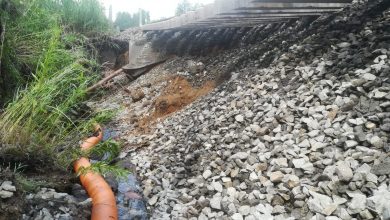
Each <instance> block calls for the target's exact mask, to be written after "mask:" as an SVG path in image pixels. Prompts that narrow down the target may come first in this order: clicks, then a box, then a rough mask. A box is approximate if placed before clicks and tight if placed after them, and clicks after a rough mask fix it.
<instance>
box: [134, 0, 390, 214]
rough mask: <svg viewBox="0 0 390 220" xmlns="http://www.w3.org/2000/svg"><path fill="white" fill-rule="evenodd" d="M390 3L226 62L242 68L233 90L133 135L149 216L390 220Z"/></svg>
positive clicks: (224, 88)
mask: <svg viewBox="0 0 390 220" xmlns="http://www.w3.org/2000/svg"><path fill="white" fill-rule="evenodd" d="M377 3H379V5H378V4H377ZM388 4H389V3H388V1H372V2H371V3H370V5H364V4H356V5H354V6H352V7H351V8H349V9H346V10H345V12H341V13H339V14H338V15H337V16H333V17H332V19H333V20H332V22H323V23H322V24H323V26H320V27H321V28H322V29H321V30H324V32H321V31H318V33H317V34H314V35H309V34H307V33H306V35H309V36H308V37H306V38H304V39H301V40H299V41H295V42H293V41H289V42H287V43H281V45H282V46H281V47H279V48H275V49H274V50H272V51H270V52H269V53H265V52H264V53H261V54H260V55H259V56H257V55H258V54H256V56H249V55H248V53H249V52H248V51H247V50H246V49H242V50H241V52H239V53H237V54H236V55H232V53H230V54H228V55H226V56H225V57H219V58H218V59H220V60H224V59H225V61H226V62H225V63H226V64H229V63H234V62H235V61H236V60H241V61H240V62H239V63H236V64H237V65H236V71H235V72H232V73H231V75H232V77H231V79H230V80H229V81H228V82H226V83H224V84H223V85H221V86H219V87H218V88H217V89H215V90H214V91H213V92H212V93H210V94H209V95H206V96H205V97H203V98H201V99H200V100H198V101H196V102H195V103H193V104H191V105H190V106H188V107H187V108H186V109H185V110H183V111H181V112H178V113H176V114H175V115H173V116H172V117H170V118H168V119H166V120H165V121H163V122H162V123H159V124H157V125H156V129H155V131H154V132H153V133H152V134H145V135H141V136H139V135H138V136H136V135H130V136H128V137H127V141H128V143H129V144H130V145H132V146H137V145H139V144H141V143H142V144H144V143H145V142H147V143H148V144H146V147H144V148H141V149H138V150H134V151H130V152H129V154H128V157H129V158H130V159H131V161H132V162H133V163H134V164H135V165H136V166H137V172H138V173H139V175H140V178H141V179H142V184H143V187H144V196H145V197H146V198H147V201H148V205H149V210H150V215H151V218H152V219H212V218H215V219H234V220H240V219H248V220H250V219H329V220H333V219H353V218H355V219H380V218H383V219H389V218H390V205H389V203H388V201H390V186H389V184H390V182H389V179H388V177H389V175H390V159H389V158H388V151H389V150H390V139H389V138H390V66H389V65H390V50H389V48H390V43H389V40H390V29H389V24H390V12H389V10H388V9H387V8H388ZM372 12H375V13H374V14H373V13H372ZM353 16H355V17H353ZM359 16H360V18H362V19H360V20H359ZM363 18H364V19H363ZM327 19H330V18H327ZM356 20H359V21H360V22H359V23H356ZM287 30H288V28H287V29H285V31H287ZM325 30H326V32H325ZM296 31H299V30H296ZM306 31H308V32H309V33H310V29H308V30H306ZM288 32H290V33H291V30H288ZM284 33H287V32H284ZM296 34H297V35H300V36H304V35H305V34H303V33H301V32H297V33H296ZM282 35H283V34H282ZM278 36H280V35H278V34H275V35H274V36H271V37H270V38H268V39H270V40H272V38H278ZM256 48H260V49H257V50H256V49H254V51H257V52H258V53H260V51H262V50H263V49H264V46H261V45H259V46H258V47H256ZM257 52H256V53H257ZM225 54H227V53H225ZM221 56H222V55H221ZM248 56H249V57H250V58H249V57H248ZM242 57H246V58H247V59H243V58H242ZM271 58H272V59H271ZM194 62H197V61H194ZM265 63H269V64H270V65H266V67H263V66H264V64H265ZM202 65H203V63H202ZM204 65H205V67H204V68H205V69H206V70H207V69H211V68H212V67H210V66H208V63H207V62H204ZM202 68H203V67H202ZM144 145H145V144H144Z"/></svg>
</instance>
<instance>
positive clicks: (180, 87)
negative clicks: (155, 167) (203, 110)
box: [138, 76, 216, 132]
mask: <svg viewBox="0 0 390 220" xmlns="http://www.w3.org/2000/svg"><path fill="white" fill-rule="evenodd" d="M215 86H216V84H215V82H214V81H206V82H205V83H204V84H203V85H202V86H200V87H196V86H193V85H192V84H191V83H190V82H189V81H188V79H186V78H185V77H183V76H173V77H172V78H171V79H170V80H169V81H168V85H167V86H166V87H165V89H164V91H163V92H162V93H161V95H160V96H159V97H157V98H156V100H155V101H154V103H153V105H152V109H151V110H150V112H151V113H150V115H148V116H145V117H143V118H142V119H141V120H140V121H139V122H138V127H139V128H140V129H141V130H142V131H144V132H147V131H149V129H150V125H153V124H154V123H155V122H156V121H157V120H159V119H160V120H163V119H164V118H166V117H168V116H169V115H171V114H173V113H175V112H177V111H180V110H181V109H183V108H185V107H186V106H188V105H190V104H191V103H193V102H194V101H196V100H197V99H198V98H200V97H202V96H204V95H206V94H208V93H209V92H211V91H212V90H213V89H214V88H215Z"/></svg>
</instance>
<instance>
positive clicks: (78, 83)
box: [0, 0, 108, 164]
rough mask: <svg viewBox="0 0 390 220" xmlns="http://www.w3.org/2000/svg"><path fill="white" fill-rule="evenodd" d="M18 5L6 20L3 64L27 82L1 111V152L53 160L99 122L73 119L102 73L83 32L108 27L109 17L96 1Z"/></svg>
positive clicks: (34, 1)
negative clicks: (73, 114)
mask: <svg viewBox="0 0 390 220" xmlns="http://www.w3.org/2000/svg"><path fill="white" fill-rule="evenodd" d="M9 2H13V0H9ZM13 4H14V5H16V7H15V10H16V11H17V16H15V17H14V18H12V19H11V15H9V16H8V18H5V19H4V20H5V21H6V22H7V23H8V26H9V28H8V29H7V32H6V43H5V48H6V51H7V56H6V58H5V59H4V61H5V64H4V65H3V64H2V66H1V68H2V69H5V70H6V71H5V72H6V73H7V74H9V73H10V72H12V71H14V72H15V75H17V76H18V77H20V78H22V79H23V80H24V81H23V82H21V81H22V80H20V81H19V83H18V84H17V86H18V89H17V90H16V92H15V94H14V96H13V99H11V101H10V102H9V103H8V104H7V106H6V108H5V111H4V113H2V114H1V115H0V156H2V155H1V154H3V156H4V155H7V154H11V155H12V156H15V157H17V158H19V159H20V160H23V159H24V158H28V159H29V160H30V159H31V158H34V160H35V159H36V160H45V158H53V161H52V162H53V164H54V163H55V161H56V160H58V159H59V158H58V157H59V155H64V153H63V152H64V150H65V151H66V149H67V148H69V147H77V146H78V142H79V140H80V139H81V137H83V136H86V130H88V129H86V127H89V126H90V125H91V124H92V122H93V121H95V119H94V118H93V117H92V116H91V117H89V118H87V119H79V118H76V119H74V117H71V112H73V109H74V108H75V107H77V105H78V104H79V103H81V102H82V101H84V100H85V99H86V92H85V91H86V88H87V87H88V86H90V85H91V84H93V83H94V81H95V80H96V79H97V78H98V74H97V73H98V70H99V65H98V64H97V62H96V60H95V58H94V57H93V56H92V55H91V54H88V53H87V49H86V48H85V45H84V43H85V42H84V41H85V37H84V35H85V34H89V33H90V32H96V33H97V32H99V31H103V30H107V28H108V26H106V25H107V24H106V23H105V20H106V18H105V17H104V14H103V11H102V8H101V6H100V4H99V2H98V1H94V0H31V1H30V0H28V1H27V0H22V1H15V2H13ZM77 7H82V8H77ZM71 10H75V11H73V12H72V11H71ZM83 10H85V11H83ZM8 13H9V11H8ZM77 16H80V17H79V18H77ZM89 16H91V17H89ZM11 70H12V71H11ZM26 75H27V76H26ZM0 87H1V84H0ZM1 143H2V144H3V147H1V146H2V145H1ZM42 155H44V156H45V158H40V157H42ZM69 162H70V161H69Z"/></svg>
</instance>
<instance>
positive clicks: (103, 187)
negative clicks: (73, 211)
mask: <svg viewBox="0 0 390 220" xmlns="http://www.w3.org/2000/svg"><path fill="white" fill-rule="evenodd" d="M95 131H96V132H98V135H97V136H96V137H90V138H88V139H87V140H85V141H84V142H83V143H82V144H81V146H80V147H81V149H82V150H84V151H86V150H89V149H91V148H93V147H94V146H96V145H97V144H98V143H99V142H100V141H101V140H102V139H103V131H102V128H101V127H100V126H99V125H96V126H95ZM73 166H74V170H75V171H76V172H79V171H80V169H81V168H82V167H84V168H88V167H90V166H91V163H90V162H89V160H88V159H87V158H85V157H81V158H80V159H78V160H77V161H76V162H75V163H74V165H73ZM80 181H81V184H82V185H83V186H84V188H85V190H86V191H87V193H88V195H89V196H90V197H91V198H92V216H91V219H92V220H111V219H118V209H117V207H116V200H115V196H114V193H113V192H112V190H111V187H110V186H109V185H108V184H107V182H106V181H105V180H104V178H103V177H102V176H101V175H99V174H97V173H94V172H92V171H88V172H87V173H85V174H81V175H80Z"/></svg>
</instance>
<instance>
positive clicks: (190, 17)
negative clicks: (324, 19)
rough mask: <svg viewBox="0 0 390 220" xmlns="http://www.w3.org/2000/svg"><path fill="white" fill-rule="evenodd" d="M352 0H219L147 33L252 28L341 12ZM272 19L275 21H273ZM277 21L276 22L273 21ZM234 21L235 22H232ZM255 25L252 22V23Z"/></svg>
mask: <svg viewBox="0 0 390 220" xmlns="http://www.w3.org/2000/svg"><path fill="white" fill-rule="evenodd" d="M350 2H352V0H215V2H214V3H213V4H209V5H206V6H204V7H202V8H200V9H198V10H196V11H192V12H188V13H186V14H184V15H181V16H178V17H174V18H171V19H168V20H165V21H161V22H158V23H152V24H148V25H145V26H143V27H142V29H143V30H146V31H149V30H167V29H175V30H176V29H180V28H183V29H187V28H194V29H196V28H197V27H199V26H198V25H199V24H202V26H201V27H202V28H203V27H204V26H205V25H210V27H214V26H212V25H214V24H215V23H216V22H219V23H218V24H216V25H223V26H228V25H233V24H234V25H237V24H240V23H242V24H243V25H244V26H245V25H248V24H250V25H252V24H255V23H256V22H263V21H265V20H267V19H268V21H269V22H283V21H280V20H279V21H277V20H275V19H289V18H294V19H295V18H299V17H302V16H318V15H321V14H323V13H329V12H333V11H337V10H340V9H341V8H343V7H345V6H346V5H347V4H348V3H350ZM269 19H271V20H269ZM272 19H273V20H272ZM232 21H234V22H232ZM248 22H251V23H248ZM194 25H195V26H194Z"/></svg>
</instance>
